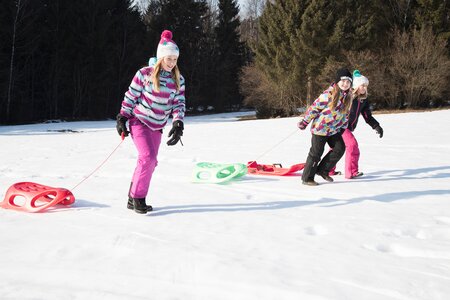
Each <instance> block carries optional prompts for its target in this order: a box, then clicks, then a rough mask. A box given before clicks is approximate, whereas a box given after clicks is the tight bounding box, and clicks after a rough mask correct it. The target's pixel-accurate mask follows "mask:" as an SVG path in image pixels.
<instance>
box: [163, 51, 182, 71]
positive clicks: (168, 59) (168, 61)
mask: <svg viewBox="0 0 450 300" xmlns="http://www.w3.org/2000/svg"><path fill="white" fill-rule="evenodd" d="M177 61H178V56H176V55H167V56H164V58H163V60H162V63H161V65H162V68H163V69H164V71H167V72H171V71H172V69H173V68H175V66H176V65H177Z"/></svg>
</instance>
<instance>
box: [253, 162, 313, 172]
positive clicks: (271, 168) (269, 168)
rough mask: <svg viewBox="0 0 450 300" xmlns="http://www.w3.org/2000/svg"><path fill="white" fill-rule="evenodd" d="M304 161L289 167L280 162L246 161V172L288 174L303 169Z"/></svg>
mask: <svg viewBox="0 0 450 300" xmlns="http://www.w3.org/2000/svg"><path fill="white" fill-rule="evenodd" d="M304 167H305V164H304V163H300V164H295V165H292V166H290V167H289V168H283V166H282V165H281V164H270V165H269V164H258V163H257V162H256V161H249V162H248V163H247V169H248V173H249V174H252V175H272V176H289V175H294V174H295V173H296V172H298V171H301V170H303V168H304Z"/></svg>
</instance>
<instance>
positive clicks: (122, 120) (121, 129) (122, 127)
mask: <svg viewBox="0 0 450 300" xmlns="http://www.w3.org/2000/svg"><path fill="white" fill-rule="evenodd" d="M127 121H128V119H127V118H126V117H124V116H122V115H121V114H118V115H117V124H116V129H117V133H118V134H119V135H120V136H122V133H123V136H128V133H130V132H129V131H128V130H127V125H126V124H127Z"/></svg>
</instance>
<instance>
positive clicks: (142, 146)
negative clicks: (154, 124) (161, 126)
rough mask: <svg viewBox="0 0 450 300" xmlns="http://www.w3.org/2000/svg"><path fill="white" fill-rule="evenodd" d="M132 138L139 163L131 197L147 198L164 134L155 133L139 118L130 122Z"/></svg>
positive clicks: (132, 182)
mask: <svg viewBox="0 0 450 300" xmlns="http://www.w3.org/2000/svg"><path fill="white" fill-rule="evenodd" d="M129 127H130V133H131V138H132V139H133V142H134V145H135V146H136V149H137V151H138V161H137V165H136V169H135V170H134V174H133V179H132V181H131V187H130V192H129V196H130V197H132V198H145V197H146V196H147V193H148V189H149V187H150V181H151V179H152V175H153V171H155V168H156V166H157V165H158V160H157V157H158V150H159V145H160V144H161V136H162V133H161V131H159V130H156V131H153V130H152V129H150V128H148V127H147V126H146V125H144V124H143V123H142V122H141V121H139V120H138V119H137V118H131V119H130V120H129Z"/></svg>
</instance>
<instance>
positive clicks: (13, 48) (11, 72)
mask: <svg viewBox="0 0 450 300" xmlns="http://www.w3.org/2000/svg"><path fill="white" fill-rule="evenodd" d="M20 6H21V0H18V1H17V10H16V17H15V18H14V26H13V37H12V43H11V44H12V45H11V61H10V65H9V83H8V99H7V101H6V120H7V121H9V119H10V112H11V98H12V89H13V81H14V80H13V75H14V53H15V51H16V31H17V22H18V19H19V13H20Z"/></svg>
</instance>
